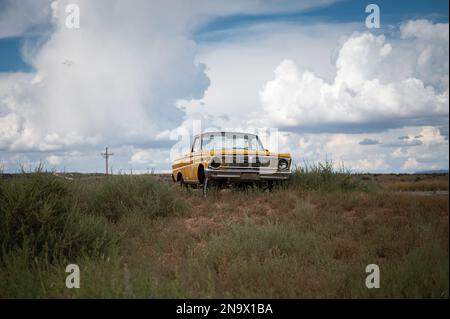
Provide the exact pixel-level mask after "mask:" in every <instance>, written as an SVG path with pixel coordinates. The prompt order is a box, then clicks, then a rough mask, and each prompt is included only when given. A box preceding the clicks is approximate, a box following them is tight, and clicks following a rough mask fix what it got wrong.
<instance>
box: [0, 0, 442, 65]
mask: <svg viewBox="0 0 450 319" xmlns="http://www.w3.org/2000/svg"><path fill="white" fill-rule="evenodd" d="M0 2H4V0H2V1H0ZM369 3H372V2H370V1H361V0H343V1H338V2H336V3H334V4H331V5H327V6H321V7H318V8H312V9H310V10H307V11H299V12H295V11H294V12H279V13H264V14H233V15H227V16H219V17H216V18H213V19H211V20H210V21H208V22H207V23H205V24H202V25H200V26H199V27H197V28H195V29H194V30H193V31H192V34H191V36H192V38H193V39H195V40H196V41H199V42H201V41H220V40H221V41H224V40H226V39H224V37H223V36H222V37H218V36H208V34H210V33H211V32H217V31H226V30H230V29H233V28H243V27H245V26H249V25H252V24H258V23H270V22H272V23H273V22H284V23H292V24H296V23H297V24H305V23H317V22H325V21H326V22H328V23H330V22H333V23H346V22H356V23H359V24H361V27H363V24H364V19H365V17H366V16H367V13H366V12H365V7H366V5H367V4H369ZM373 3H376V4H377V5H378V6H379V7H380V8H382V18H381V23H382V25H386V24H389V25H395V24H399V23H401V22H402V21H405V20H413V19H430V20H433V21H434V22H448V12H449V2H448V1H447V0H414V1H411V0H395V1H392V0H383V1H376V2H373ZM0 8H1V5H0ZM31 31H32V30H31ZM42 33H43V34H44V32H42ZM222 34H223V33H222ZM27 37H28V36H27V35H23V36H22V37H10V38H3V39H1V38H0V52H1V57H2V58H1V60H0V72H16V71H22V72H30V71H32V67H31V66H30V65H29V64H27V63H26V62H25V61H24V59H23V57H22V52H21V50H22V45H23V42H24V40H25V39H26V38H27Z"/></svg>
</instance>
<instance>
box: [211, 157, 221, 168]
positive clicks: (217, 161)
mask: <svg viewBox="0 0 450 319" xmlns="http://www.w3.org/2000/svg"><path fill="white" fill-rule="evenodd" d="M220 164H222V161H221V160H220V158H218V157H213V158H212V160H211V163H210V164H209V166H211V167H212V168H219V167H220Z"/></svg>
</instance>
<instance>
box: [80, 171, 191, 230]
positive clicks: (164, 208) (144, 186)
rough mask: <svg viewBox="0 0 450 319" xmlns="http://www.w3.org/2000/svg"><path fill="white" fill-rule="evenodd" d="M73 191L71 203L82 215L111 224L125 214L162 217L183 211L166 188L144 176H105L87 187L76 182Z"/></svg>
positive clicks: (83, 183)
mask: <svg viewBox="0 0 450 319" xmlns="http://www.w3.org/2000/svg"><path fill="white" fill-rule="evenodd" d="M75 187H76V188H77V191H75V192H74V193H75V194H76V196H77V198H76V199H75V200H76V202H77V205H78V206H79V207H81V209H82V210H83V211H86V212H87V213H92V214H96V215H100V216H104V217H107V218H108V219H109V220H111V221H117V220H119V219H120V217H122V216H123V215H124V214H129V213H142V214H144V215H146V216H148V217H165V216H173V215H178V214H180V213H181V212H182V211H183V210H184V209H185V207H184V205H183V203H182V202H181V200H180V199H179V198H178V197H177V196H176V195H175V194H174V193H173V191H172V190H171V189H170V187H169V186H168V185H167V184H165V183H162V182H160V181H158V180H156V179H154V178H149V177H148V176H128V175H119V176H109V177H108V178H106V179H105V178H101V179H96V180H92V181H91V182H90V183H87V182H86V181H80V182H79V184H78V185H76V186H75Z"/></svg>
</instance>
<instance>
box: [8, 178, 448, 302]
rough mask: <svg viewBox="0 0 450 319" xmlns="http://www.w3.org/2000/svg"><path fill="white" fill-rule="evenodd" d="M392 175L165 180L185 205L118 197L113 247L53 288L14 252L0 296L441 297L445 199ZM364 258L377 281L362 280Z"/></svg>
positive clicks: (56, 271)
mask: <svg viewBox="0 0 450 319" xmlns="http://www.w3.org/2000/svg"><path fill="white" fill-rule="evenodd" d="M339 178H342V177H339ZM352 178H358V177H355V176H352ZM400 178H404V177H401V176H400V177H393V176H391V177H389V180H385V181H382V179H383V177H380V176H378V177H374V176H371V179H372V180H371V181H370V182H371V183H373V182H376V180H378V183H384V184H383V185H385V186H384V187H383V186H380V187H377V188H375V190H372V189H373V188H367V187H362V188H359V187H354V186H353V185H355V184H352V186H351V187H350V188H345V189H341V188H340V187H341V186H339V189H338V190H335V191H324V190H323V187H322V186H321V187H319V188H318V189H316V190H314V189H309V190H307V189H306V190H305V189H302V188H301V187H288V188H284V189H276V190H274V191H273V192H261V191H246V192H236V191H233V190H222V191H220V192H213V193H210V194H209V196H208V197H207V198H206V199H204V198H202V195H201V191H200V190H190V189H188V190H185V189H180V188H179V187H176V186H175V185H174V186H172V188H171V193H172V195H173V197H174V199H175V200H176V202H178V201H180V202H183V203H185V205H183V206H180V205H179V204H176V206H170V207H177V208H176V209H177V213H171V214H156V215H155V214H153V213H150V214H149V213H148V210H149V208H148V207H147V206H146V205H142V206H140V207H137V208H136V209H130V208H129V207H128V206H124V207H126V208H127V211H126V213H122V212H116V214H115V215H114V216H116V215H117V218H115V219H113V220H111V219H109V218H108V219H106V220H107V221H108V220H109V221H108V223H109V226H110V227H111V228H112V230H113V231H114V232H115V233H116V234H119V235H120V238H121V241H120V245H119V246H118V250H117V252H116V253H112V254H111V255H110V256H109V259H104V260H98V259H92V258H80V259H79V260H77V262H78V263H79V264H80V266H81V268H82V278H83V279H82V283H81V286H82V288H81V289H77V290H68V289H65V287H64V278H65V277H64V276H65V273H64V265H63V264H58V263H56V264H47V265H46V266H45V268H42V267H41V268H39V269H37V268H36V267H32V268H30V266H29V265H28V264H26V263H24V261H23V259H21V258H20V256H19V255H17V256H16V259H15V260H12V259H8V260H5V261H4V263H3V266H2V268H0V277H3V278H9V279H8V280H7V281H6V282H7V283H6V284H5V283H1V282H2V281H1V280H0V297H17V296H27V297H118V298H121V297H169V298H179V297H188V298H192V297H199V298H210V297H218V298H228V297H230V298H324V297H330V298H374V297H386V298H391V297H396V298H416V297H419V298H424V297H425V298H428V297H432V298H443V297H444V298H448V296H449V293H448V291H449V287H448V278H449V277H448V269H449V254H448V253H449V246H448V245H449V244H448V239H449V227H448V226H449V224H448V196H418V195H415V194H411V193H398V192H394V191H392V187H393V186H392V185H396V183H397V182H402V183H417V182H420V180H419V181H415V180H413V181H411V179H409V178H410V177H407V178H408V180H405V181H401V180H400V181H399V180H398V179H400ZM359 179H360V180H362V181H363V182H365V180H364V179H362V178H360V177H359ZM380 180H381V181H380ZM426 180H427V181H428V179H426ZM430 181H432V179H430ZM440 182H441V181H440ZM314 183H316V181H314ZM333 183H334V182H333ZM427 183H428V182H427ZM430 183H431V182H430ZM309 185H313V184H309ZM314 185H316V184H314ZM321 185H323V184H321ZM334 185H336V184H334ZM339 185H342V184H339ZM345 185H349V184H348V183H347V181H346V182H345ZM447 185H448V184H447ZM346 187H347V186H346ZM144 193H145V192H144ZM83 194H84V195H83V196H86V194H85V193H83ZM145 194H147V193H145ZM166 196H167V195H166ZM144 203H145V202H144ZM171 205H172V204H171ZM92 207H97V206H92ZM106 215H108V214H106ZM371 263H375V264H378V265H379V266H380V270H381V288H380V289H375V290H374V289H372V290H369V289H367V288H365V285H364V282H365V277H366V273H365V267H366V265H368V264H371ZM30 269H31V270H30Z"/></svg>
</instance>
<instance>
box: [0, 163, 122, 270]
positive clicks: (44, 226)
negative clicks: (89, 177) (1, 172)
mask: <svg viewBox="0 0 450 319" xmlns="http://www.w3.org/2000/svg"><path fill="white" fill-rule="evenodd" d="M68 183H69V182H68V181H65V180H62V179H59V178H58V177H55V176H52V175H51V174H46V173H40V172H38V173H32V174H22V175H20V176H17V177H14V178H11V179H10V180H1V181H0V260H1V259H2V257H3V256H4V255H6V254H8V253H10V252H12V251H16V250H24V251H26V252H27V253H28V254H29V255H30V256H31V257H32V258H43V259H45V260H48V261H49V262H53V261H56V260H65V259H67V260H73V259H75V258H78V257H80V256H82V255H86V256H92V257H97V256H101V255H104V254H107V253H108V251H109V249H111V248H112V247H114V245H115V243H116V241H117V237H116V236H115V235H114V233H112V232H111V231H110V230H109V229H108V226H107V224H106V223H105V221H103V220H102V219H101V218H99V217H96V216H90V215H85V214H82V213H81V212H80V211H79V210H78V209H77V208H76V207H74V206H73V202H72V198H71V188H70V185H68Z"/></svg>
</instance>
